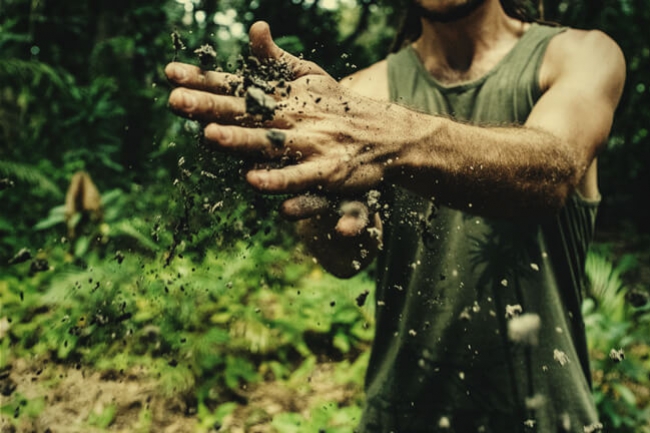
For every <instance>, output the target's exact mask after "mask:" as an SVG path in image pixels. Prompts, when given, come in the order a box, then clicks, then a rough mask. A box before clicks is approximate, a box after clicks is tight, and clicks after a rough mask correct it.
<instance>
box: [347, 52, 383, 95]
mask: <svg viewBox="0 0 650 433" xmlns="http://www.w3.org/2000/svg"><path fill="white" fill-rule="evenodd" d="M341 85H343V86H345V87H348V88H350V89H352V90H354V91H355V92H357V93H359V94H361V95H363V96H366V97H368V98H373V99H377V100H380V101H388V99H389V95H388V63H387V61H386V60H381V61H379V62H377V63H374V64H372V65H370V66H368V67H367V68H364V69H361V70H359V71H357V72H355V73H354V74H352V75H349V76H347V77H345V78H343V79H342V80H341Z"/></svg>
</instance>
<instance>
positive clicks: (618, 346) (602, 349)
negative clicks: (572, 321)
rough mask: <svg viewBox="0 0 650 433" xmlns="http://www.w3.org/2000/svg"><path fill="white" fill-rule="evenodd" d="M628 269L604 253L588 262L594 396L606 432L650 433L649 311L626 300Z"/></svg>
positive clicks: (586, 315)
mask: <svg viewBox="0 0 650 433" xmlns="http://www.w3.org/2000/svg"><path fill="white" fill-rule="evenodd" d="M624 269H625V261H622V265H618V266H614V265H613V264H612V262H611V261H610V260H609V259H608V258H607V257H606V256H605V254H604V253H602V252H600V253H599V252H595V251H592V252H591V253H590V254H589V256H588V259H587V268H586V270H587V275H588V276H589V282H590V285H589V287H590V290H589V294H590V297H588V298H587V299H585V301H584V303H583V306H582V312H583V315H584V320H585V325H586V329H587V335H588V337H589V340H588V342H589V351H590V359H591V366H592V371H593V379H594V398H595V400H596V404H597V406H598V410H599V413H600V416H601V421H602V422H603V424H604V425H605V429H606V430H608V431H617V432H622V433H624V432H635V433H640V432H650V399H649V398H648V395H647V392H646V393H644V392H639V391H641V390H643V389H646V390H647V389H648V388H649V387H650V378H649V377H648V371H649V369H650V362H649V361H648V359H649V355H650V319H649V316H648V311H650V308H649V307H648V306H647V305H646V306H644V307H640V308H635V307H633V306H631V305H630V304H629V303H628V302H627V300H626V294H627V292H628V291H627V287H626V286H625V285H624V283H623V280H622V278H621V276H622V273H623V271H624ZM620 351H622V352H620ZM621 354H624V359H621Z"/></svg>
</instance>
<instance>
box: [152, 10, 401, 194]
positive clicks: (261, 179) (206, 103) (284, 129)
mask: <svg viewBox="0 0 650 433" xmlns="http://www.w3.org/2000/svg"><path fill="white" fill-rule="evenodd" d="M250 39H251V49H252V52H253V54H254V55H255V56H256V57H257V58H258V59H259V60H260V61H261V62H268V61H275V62H284V63H285V64H286V65H287V66H288V67H289V69H290V70H291V72H292V73H293V76H294V80H293V81H290V82H287V83H286V87H284V88H282V89H280V88H279V87H278V86H276V91H275V93H274V94H272V95H269V96H270V97H272V98H274V99H275V103H276V107H277V108H276V111H275V115H274V116H273V118H272V119H271V120H261V119H260V118H259V116H256V115H253V114H250V113H247V110H246V108H247V107H246V99H245V97H244V96H237V95H234V94H233V89H235V88H236V87H237V85H238V83H239V82H240V81H241V77H238V76H236V75H233V74H227V73H219V72H205V71H202V70H200V69H199V68H197V67H194V66H190V65H185V64H180V63H171V64H169V65H168V66H167V68H166V70H165V72H166V74H167V76H168V78H169V79H170V80H171V81H172V83H174V84H176V85H178V86H180V87H179V88H177V89H175V90H173V91H172V93H171V95H170V98H169V103H170V105H171V107H172V109H173V110H174V111H175V112H176V113H177V114H179V115H182V116H185V117H189V118H194V119H198V120H201V121H203V122H206V123H207V125H206V127H205V131H204V133H205V139H206V140H207V141H208V142H210V143H212V144H213V145H214V146H215V147H216V148H218V149H222V150H226V151H230V152H234V153H238V154H241V155H242V156H244V157H249V158H257V159H259V158H262V159H266V160H276V161H282V163H283V164H284V166H283V167H282V168H276V169H254V170H251V171H250V172H248V173H247V175H246V179H247V180H248V182H249V183H250V184H251V185H252V186H253V187H255V188H256V189H258V190H260V191H262V192H266V193H304V192H306V191H325V192H335V193H343V194H354V193H359V192H365V191H367V190H368V189H370V188H372V187H374V186H376V185H378V184H379V183H380V182H381V181H382V179H383V176H384V169H385V166H386V165H387V162H389V161H390V159H391V152H390V151H388V152H387V151H386V146H383V145H379V137H382V134H384V135H385V134H386V133H387V131H385V129H389V128H390V125H386V122H385V121H384V122H380V121H378V120H375V117H376V116H375V114H376V112H377V110H382V111H384V112H385V111H389V112H390V111H391V110H390V108H388V105H387V104H383V103H380V102H377V101H373V100H371V99H367V98H364V97H362V96H360V95H358V94H356V93H355V92H353V91H352V90H349V89H346V88H345V87H343V86H341V85H340V84H338V83H337V82H336V81H335V80H334V79H333V78H332V77H331V76H329V75H328V74H327V73H325V71H324V70H323V69H321V68H320V67H319V66H317V65H316V64H314V63H312V62H308V61H305V60H301V59H298V58H296V57H294V56H292V55H290V54H288V53H287V52H285V51H283V50H281V49H280V48H279V47H278V46H277V45H275V43H274V42H273V40H272V38H271V35H270V32H269V28H268V25H266V23H262V22H258V23H256V24H254V25H253V26H252V27H251V30H250ZM285 95H286V96H285ZM385 119H386V117H384V120H385ZM387 126H388V128H387ZM382 144H383V143H382Z"/></svg>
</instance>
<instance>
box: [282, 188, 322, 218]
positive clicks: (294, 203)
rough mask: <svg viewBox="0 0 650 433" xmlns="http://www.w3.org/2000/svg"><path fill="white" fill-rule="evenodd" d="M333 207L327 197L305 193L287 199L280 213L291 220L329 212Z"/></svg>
mask: <svg viewBox="0 0 650 433" xmlns="http://www.w3.org/2000/svg"><path fill="white" fill-rule="evenodd" d="M330 207H331V202H330V200H328V199H327V197H324V196H321V195H315V194H303V195H299V196H297V197H293V198H290V199H288V200H285V201H284V202H283V203H282V206H281V207H280V213H281V214H282V215H284V217H285V218H287V219H288V220H291V221H296V220H301V219H306V218H311V217H314V216H316V215H320V214H323V213H325V212H327V211H328V210H329V209H330Z"/></svg>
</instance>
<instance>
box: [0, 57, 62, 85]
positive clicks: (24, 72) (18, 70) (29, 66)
mask: <svg viewBox="0 0 650 433" xmlns="http://www.w3.org/2000/svg"><path fill="white" fill-rule="evenodd" d="M0 80H1V81H3V82H8V81H11V80H15V81H16V82H18V83H21V84H26V85H32V86H35V85H38V84H40V83H41V82H43V80H47V82H48V83H49V84H51V85H52V86H53V87H54V88H56V89H57V90H60V91H62V92H66V93H68V92H69V89H70V88H71V84H72V83H74V78H73V77H72V76H71V75H70V74H68V73H66V72H64V71H60V70H57V69H55V68H53V67H52V66H50V65H48V64H47V63H43V62H38V61H33V60H22V59H5V60H3V61H2V62H0ZM28 80H29V81H28Z"/></svg>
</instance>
